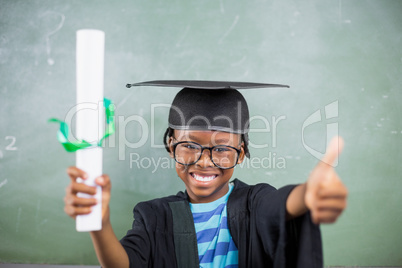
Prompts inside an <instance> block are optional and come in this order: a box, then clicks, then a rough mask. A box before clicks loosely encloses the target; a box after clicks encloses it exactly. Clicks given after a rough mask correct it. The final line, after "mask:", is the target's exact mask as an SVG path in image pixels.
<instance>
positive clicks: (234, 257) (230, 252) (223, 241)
mask: <svg viewBox="0 0 402 268" xmlns="http://www.w3.org/2000/svg"><path fill="white" fill-rule="evenodd" d="M232 190H233V185H231V184H229V191H228V193H227V194H226V195H224V196H222V197H221V198H219V199H218V200H215V201H213V202H211V203H200V204H192V203H190V208H191V212H192V213H193V218H194V225H195V232H196V234H197V244H198V256H199V260H200V267H202V268H218V267H219V268H220V267H225V268H234V267H236V268H237V267H238V250H237V247H236V245H235V244H234V242H233V239H232V236H231V234H230V232H229V229H228V224H227V211H226V203H227V201H228V198H229V195H230V193H231V192H232Z"/></svg>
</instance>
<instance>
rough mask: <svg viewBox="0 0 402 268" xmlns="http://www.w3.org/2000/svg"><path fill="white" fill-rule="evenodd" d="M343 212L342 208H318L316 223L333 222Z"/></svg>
mask: <svg viewBox="0 0 402 268" xmlns="http://www.w3.org/2000/svg"><path fill="white" fill-rule="evenodd" d="M341 213H342V210H338V209H324V210H317V211H316V212H315V222H314V223H333V222H335V221H336V219H337V218H338V217H339V215H340V214H341Z"/></svg>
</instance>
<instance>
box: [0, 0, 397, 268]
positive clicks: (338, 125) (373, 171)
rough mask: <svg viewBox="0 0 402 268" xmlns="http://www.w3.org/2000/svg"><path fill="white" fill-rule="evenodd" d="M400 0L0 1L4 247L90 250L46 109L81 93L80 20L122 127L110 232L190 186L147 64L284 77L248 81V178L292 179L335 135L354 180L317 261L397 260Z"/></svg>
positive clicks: (27, 254)
mask: <svg viewBox="0 0 402 268" xmlns="http://www.w3.org/2000/svg"><path fill="white" fill-rule="evenodd" d="M401 11H402V1H399V0H389V1H382V0H371V1H342V0H338V1H328V0H324V1H323V0H316V1H292V0H274V1H263V0H249V1H231V2H230V1H224V0H221V1H212V0H206V1H161V0H159V1H158V0H157V1H145V0H133V1H128V0H124V1H61V0H56V1H18V0H13V1H11V0H1V1H0V74H1V83H0V126H1V128H0V215H1V216H0V241H1V242H0V262H5V263H50V264H70V265H71V264H87V265H93V264H96V263H97V261H96V257H95V254H94V251H93V248H92V245H91V242H90V238H89V235H88V234H87V233H77V232H76V231H75V223H74V221H73V220H72V219H70V218H68V217H67V216H66V215H65V214H64V212H63V196H64V191H65V190H64V189H65V187H66V186H67V185H68V183H69V179H68V177H67V175H66V174H65V170H66V168H67V167H68V166H70V165H74V163H75V155H74V154H72V153H67V152H65V151H64V150H63V148H62V146H61V145H60V144H59V143H58V142H57V141H56V130H57V126H56V125H55V124H49V123H47V120H48V119H49V118H51V117H57V118H60V119H65V117H66V115H67V113H68V112H69V111H71V109H73V108H74V104H75V41H76V39H75V33H76V31H77V30H79V29H85V28H92V29H100V30H103V31H104V32H105V34H106V53H105V96H106V97H108V98H110V99H111V100H112V101H114V103H115V104H116V122H117V132H116V134H115V135H114V136H113V137H111V138H110V139H109V140H108V142H107V143H106V145H105V150H104V172H105V173H107V174H109V175H110V177H111V179H112V184H113V190H112V201H111V211H112V212H111V213H112V215H111V216H112V224H113V226H114V229H115V232H116V233H117V236H118V237H121V236H123V235H124V234H125V232H126V231H127V229H129V228H130V226H131V222H132V214H131V211H132V208H133V207H134V205H135V204H136V203H138V202H140V201H143V200H148V199H151V198H155V197H161V196H165V195H170V194H175V193H176V192H177V191H179V190H183V189H184V186H183V184H182V183H181V181H180V179H179V178H178V177H177V175H176V173H175V170H174V168H173V162H172V161H171V160H170V159H169V157H168V154H167V153H166V152H165V151H164V149H163V148H162V147H161V144H162V136H163V133H164V131H165V129H166V126H167V106H168V105H169V104H170V102H171V101H172V98H173V96H174V95H175V93H176V92H177V89H175V88H156V87H154V88H152V87H151V88H145V87H143V88H130V89H128V88H126V87H125V85H126V84H127V83H135V82H142V81H147V80H156V79H164V80H168V79H200V80H232V81H249V82H267V83H278V84H288V85H290V86H291V87H290V88H289V89H282V88H279V89H255V90H248V91H247V92H246V91H244V96H245V98H246V99H247V100H248V102H249V105H250V113H251V116H253V120H252V123H251V124H252V128H253V132H252V133H251V134H250V137H251V141H252V146H251V149H250V150H251V159H250V160H248V161H246V162H245V163H244V164H243V165H242V166H240V167H236V171H235V176H236V177H238V178H240V179H242V180H244V181H245V182H247V183H250V184H254V183H257V182H268V183H270V184H272V185H274V186H275V187H281V186H283V185H286V184H293V183H302V182H304V181H305V180H306V178H307V177H308V175H309V172H310V170H311V169H312V168H313V167H314V165H315V164H316V163H317V161H318V160H317V158H319V157H320V155H321V154H322V152H323V151H324V149H325V144H326V142H327V141H328V137H327V136H331V135H333V134H337V133H338V134H340V135H341V136H343V137H344V139H345V143H346V146H345V150H344V153H343V154H342V156H341V158H340V160H339V163H338V166H337V171H338V172H339V174H340V176H341V178H342V179H343V181H344V183H345V184H346V185H347V187H348V189H349V194H350V197H349V200H348V204H349V206H348V208H347V210H346V211H345V213H344V214H343V215H342V217H341V218H340V219H339V221H338V222H337V223H336V224H333V225H326V226H322V231H323V243H324V258H325V264H326V265H358V266H386V265H389V266H392V265H402V257H401V254H400V253H401V252H402V227H401V226H402V217H401V204H402V195H401V193H400V192H401V189H402V178H401V177H402V175H401V174H402V165H401V161H402V116H401V115H402V108H401V107H402V106H401V101H402V16H401Z"/></svg>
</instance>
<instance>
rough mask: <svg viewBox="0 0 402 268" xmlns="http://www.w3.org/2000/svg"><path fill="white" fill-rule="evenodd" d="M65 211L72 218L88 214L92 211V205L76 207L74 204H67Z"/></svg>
mask: <svg viewBox="0 0 402 268" xmlns="http://www.w3.org/2000/svg"><path fill="white" fill-rule="evenodd" d="M64 212H65V213H66V214H67V215H68V216H70V217H71V218H74V219H75V218H76V216H78V215H86V214H89V213H91V212H92V208H91V207H74V206H65V207H64Z"/></svg>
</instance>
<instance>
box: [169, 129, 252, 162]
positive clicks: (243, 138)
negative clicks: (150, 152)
mask: <svg viewBox="0 0 402 268" xmlns="http://www.w3.org/2000/svg"><path fill="white" fill-rule="evenodd" d="M173 134H174V129H173V128H171V127H168V128H167V129H166V131H165V134H164V135H163V144H164V145H165V148H166V151H168V153H171V152H170V149H169V146H168V144H167V141H168V139H169V138H170V137H173ZM241 141H242V142H243V143H244V154H245V155H246V157H247V158H250V152H249V151H248V134H241Z"/></svg>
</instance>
